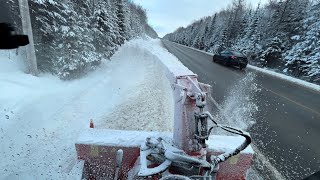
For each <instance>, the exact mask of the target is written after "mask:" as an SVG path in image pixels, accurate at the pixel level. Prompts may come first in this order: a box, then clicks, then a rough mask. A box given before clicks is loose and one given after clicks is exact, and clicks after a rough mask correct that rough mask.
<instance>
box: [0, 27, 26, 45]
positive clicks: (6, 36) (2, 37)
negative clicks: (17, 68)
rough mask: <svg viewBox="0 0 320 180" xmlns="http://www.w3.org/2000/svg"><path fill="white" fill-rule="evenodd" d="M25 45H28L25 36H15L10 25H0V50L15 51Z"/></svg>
mask: <svg viewBox="0 0 320 180" xmlns="http://www.w3.org/2000/svg"><path fill="white" fill-rule="evenodd" d="M27 44H29V38H28V36H27V35H20V34H17V35H16V34H14V29H13V28H12V27H11V25H10V24H7V23H0V49H15V48H18V47H19V46H25V45H27Z"/></svg>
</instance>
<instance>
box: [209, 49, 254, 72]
mask: <svg viewBox="0 0 320 180" xmlns="http://www.w3.org/2000/svg"><path fill="white" fill-rule="evenodd" d="M212 61H213V62H217V63H221V64H223V65H225V66H238V67H239V69H243V68H246V67H247V64H248V59H247V57H246V56H245V55H243V54H241V53H239V52H236V51H229V50H226V51H222V52H220V53H218V54H215V55H214V56H213V59H212Z"/></svg>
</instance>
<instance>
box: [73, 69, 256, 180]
mask: <svg viewBox="0 0 320 180" xmlns="http://www.w3.org/2000/svg"><path fill="white" fill-rule="evenodd" d="M173 89H174V97H175V117H174V132H173V134H171V133H159V132H138V131H119V130H101V129H89V130H87V131H85V132H83V133H82V134H81V136H80V137H79V139H78V142H77V143H76V149H77V153H78V158H79V159H80V160H84V161H85V163H84V167H83V178H85V179H114V180H116V179H161V180H165V179H210V180H211V179H221V180H222V179H223V180H228V179H230V180H231V179H232V180H233V179H245V177H246V172H247V170H248V169H249V168H250V166H251V160H252V157H253V150H252V148H251V146H250V145H249V144H250V143H251V137H250V135H249V134H248V133H247V132H244V131H242V130H239V129H237V128H233V127H229V126H223V125H220V124H218V123H217V122H216V121H215V120H214V118H213V117H212V115H211V114H210V113H209V112H208V111H207V107H206V98H207V95H208V93H209V89H210V86H209V85H206V84H202V83H199V82H198V81H197V76H196V75H188V76H176V80H175V83H174V87H173ZM209 121H211V122H212V123H211V124H213V126H212V127H209ZM215 127H217V128H221V129H223V130H225V131H227V132H230V133H232V134H235V135H238V136H218V135H210V134H211V132H212V130H213V128H215ZM241 136H242V137H241ZM239 142H240V143H239Z"/></svg>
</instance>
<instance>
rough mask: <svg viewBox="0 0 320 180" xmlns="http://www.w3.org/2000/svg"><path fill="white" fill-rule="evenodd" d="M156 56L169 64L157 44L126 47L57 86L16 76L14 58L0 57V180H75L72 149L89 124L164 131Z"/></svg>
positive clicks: (165, 86)
mask: <svg viewBox="0 0 320 180" xmlns="http://www.w3.org/2000/svg"><path fill="white" fill-rule="evenodd" d="M142 47H143V48H142ZM160 54H161V55H162V56H163V57H167V58H166V59H168V57H170V58H174V57H173V56H172V55H170V54H169V53H168V52H167V51H166V50H164V49H163V48H162V47H161V46H160V41H159V40H148V39H147V40H142V39H138V40H133V41H130V42H127V43H126V44H125V45H123V46H122V47H121V48H120V49H119V51H118V52H117V53H116V54H115V55H114V56H113V58H112V60H111V61H104V62H103V64H102V66H101V67H100V68H99V69H98V70H96V71H95V72H93V73H91V74H89V75H88V76H87V77H85V78H82V79H79V80H74V81H61V80H59V79H58V78H56V77H54V76H51V75H48V74H42V75H41V76H40V77H33V76H31V75H28V74H25V73H23V71H22V69H21V67H19V66H18V65H19V64H21V63H17V59H14V58H11V59H9V58H8V57H9V55H10V56H14V53H13V52H11V53H8V52H7V51H2V52H1V55H0V87H1V89H0V139H1V143H0V154H1V161H0V179H10V180H11V179H75V177H76V176H77V173H78V171H77V166H74V165H76V164H77V161H76V152H75V148H74V143H75V141H76V139H77V137H78V135H79V132H81V131H82V130H83V129H86V128H88V126H89V120H90V119H93V120H94V122H95V126H96V128H114V129H130V130H140V129H143V130H149V131H153V130H157V131H171V128H172V119H173V112H172V110H173V103H172V98H171V96H172V94H171V88H170V84H169V81H168V80H167V79H166V78H165V73H164V70H163V69H161V68H160V67H161V66H159V61H158V60H156V58H157V57H158V56H160ZM157 55H158V56H157ZM124 112H125V113H124Z"/></svg>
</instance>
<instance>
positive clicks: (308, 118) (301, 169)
mask: <svg viewBox="0 0 320 180" xmlns="http://www.w3.org/2000/svg"><path fill="white" fill-rule="evenodd" d="M162 42H163V45H164V46H165V47H166V48H167V49H168V51H169V52H171V53H172V54H173V55H175V56H176V57H177V58H178V59H179V60H180V61H181V62H182V63H183V64H184V65H185V66H187V67H188V68H189V69H190V70H192V71H193V72H194V73H196V74H198V76H199V80H200V81H201V82H204V83H207V84H210V85H212V86H213V92H212V96H213V98H214V99H216V100H217V102H218V103H219V104H221V103H223V102H224V101H225V100H226V98H227V96H228V90H229V89H231V88H233V87H234V85H235V84H237V83H238V82H239V81H240V80H241V79H243V78H245V77H246V76H249V75H250V74H252V73H253V74H255V80H254V82H253V83H256V84H257V86H258V87H259V89H260V91H257V92H255V94H254V96H255V98H254V101H255V102H254V103H255V104H256V105H257V106H258V107H259V108H258V111H257V112H256V113H255V114H254V115H253V116H254V119H255V120H256V123H255V124H254V125H253V126H252V127H251V128H250V129H249V130H248V131H249V132H250V133H251V135H252V137H253V140H254V146H255V147H257V149H258V150H259V151H260V154H261V156H263V157H265V158H266V159H268V161H269V162H270V164H271V166H273V167H274V168H275V169H277V171H278V172H279V173H280V174H281V176H278V175H277V173H275V171H274V169H272V167H270V164H269V165H268V163H267V162H266V161H265V159H264V158H261V157H260V158H258V159H259V160H257V161H256V162H255V165H254V166H255V168H256V169H257V170H258V171H259V172H260V173H261V174H262V176H263V177H264V178H265V179H281V178H284V179H302V178H304V177H306V176H309V175H311V174H312V173H314V172H317V171H319V170H320V93H319V92H316V91H313V90H310V89H307V88H305V87H301V86H298V85H296V84H293V83H290V82H288V81H285V80H281V79H278V78H276V77H273V76H270V75H267V74H264V73H261V72H258V71H255V70H252V69H249V68H247V69H245V70H239V69H237V68H235V67H225V66H222V65H219V64H216V63H213V62H212V56H211V55H208V54H206V53H203V52H199V51H196V50H193V49H190V48H187V47H185V46H181V45H178V44H176V43H172V42H169V41H165V40H163V41H162ZM249 73H250V74H249Z"/></svg>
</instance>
